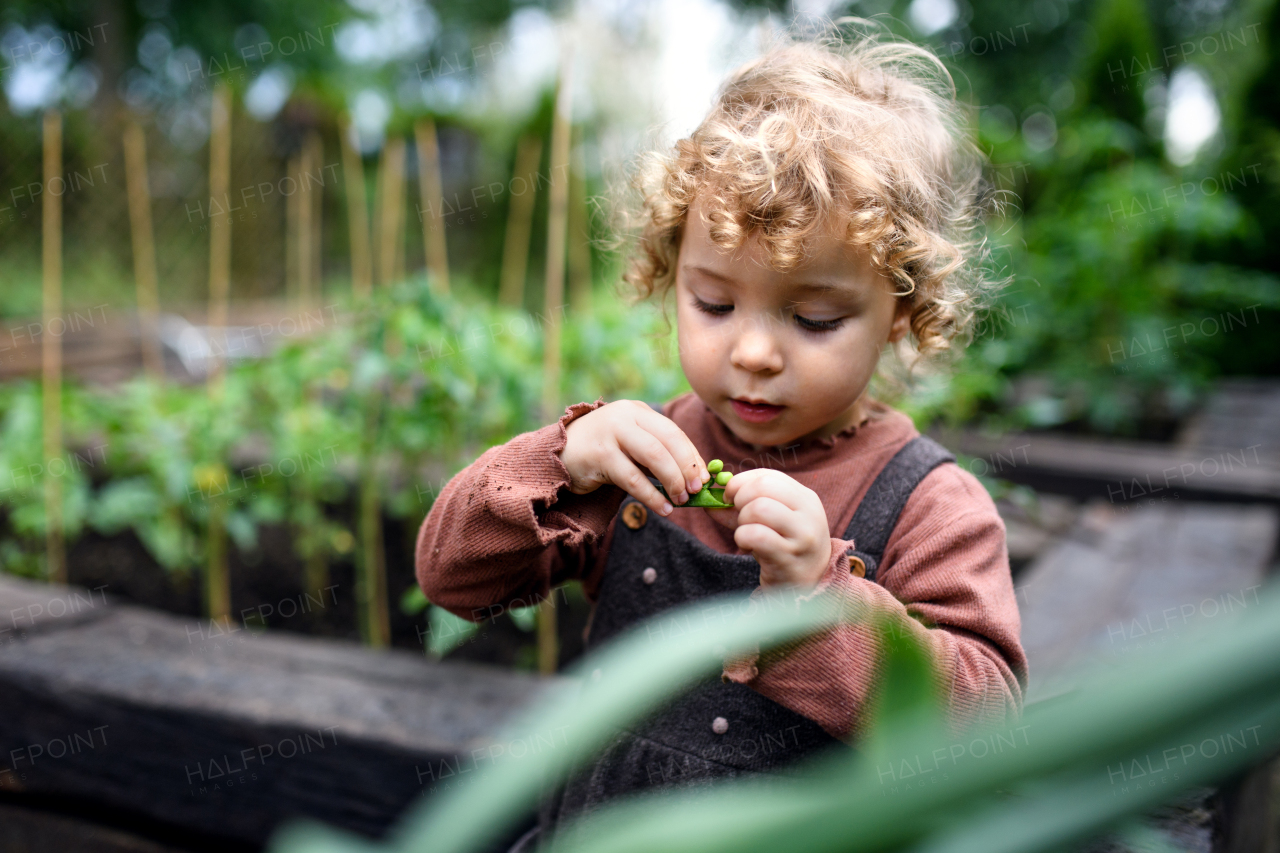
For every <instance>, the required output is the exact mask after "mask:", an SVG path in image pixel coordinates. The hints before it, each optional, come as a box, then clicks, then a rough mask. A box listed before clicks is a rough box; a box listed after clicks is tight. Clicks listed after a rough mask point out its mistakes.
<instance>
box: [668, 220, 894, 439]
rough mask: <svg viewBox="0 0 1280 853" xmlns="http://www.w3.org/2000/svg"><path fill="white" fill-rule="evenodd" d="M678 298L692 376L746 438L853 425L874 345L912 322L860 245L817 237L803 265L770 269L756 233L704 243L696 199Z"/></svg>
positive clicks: (706, 235)
mask: <svg viewBox="0 0 1280 853" xmlns="http://www.w3.org/2000/svg"><path fill="white" fill-rule="evenodd" d="M676 301H677V314H676V318H677V324H678V334H679V341H680V363H681V365H682V366H683V367H684V372H685V376H687V377H688V379H689V384H690V385H691V386H692V388H693V391H694V393H696V394H697V395H698V397H699V398H700V399H701V400H702V401H703V402H704V403H706V404H707V405H708V406H710V407H711V409H712V411H714V412H715V413H716V414H717V415H719V416H720V418H721V419H722V420H723V421H724V422H725V424H727V425H728V427H729V429H731V430H732V431H733V432H734V434H735V435H737V436H738V438H740V439H742V440H743V441H745V442H747V443H749V444H759V445H785V444H790V443H792V442H794V441H796V440H797V439H801V438H818V437H824V436H828V435H834V434H835V433H837V432H839V431H841V430H842V429H845V428H846V427H848V426H851V425H852V424H854V423H856V422H857V421H858V420H860V418H861V415H862V407H861V401H860V398H861V396H862V392H863V391H865V390H866V387H867V383H868V382H870V381H871V376H872V374H873V373H874V372H875V368H876V363H877V361H878V360H879V357H880V353H881V350H883V348H884V345H885V344H886V343H887V342H890V341H897V340H899V339H900V338H901V337H902V336H903V335H905V334H906V333H907V331H908V328H909V312H908V311H907V310H906V306H905V303H904V301H903V300H899V299H898V297H896V296H895V295H894V293H893V284H892V282H891V280H890V279H889V278H888V276H886V275H884V274H883V273H881V272H879V271H878V270H876V269H874V268H873V267H872V266H871V262H870V260H869V258H868V256H867V254H866V252H865V250H863V249H862V248H861V247H853V246H849V245H847V244H846V243H844V242H843V241H841V240H839V239H837V238H836V237H835V236H834V235H829V236H824V237H822V238H820V239H819V240H817V241H816V243H815V245H814V246H813V248H812V250H811V251H810V252H809V253H808V257H807V260H806V262H805V263H804V265H803V266H802V267H799V268H796V269H794V270H791V271H789V272H778V271H777V270H775V269H774V268H773V267H772V266H771V265H770V264H769V255H768V251H767V249H766V248H765V247H764V246H763V245H762V243H761V241H760V240H759V238H758V237H756V236H753V237H752V238H751V239H749V240H747V241H746V242H745V243H744V244H743V245H742V246H740V247H738V249H737V250H735V251H733V252H725V251H723V250H722V249H721V248H720V247H719V246H717V245H716V244H715V243H713V242H712V241H711V236H710V230H709V226H708V224H707V222H706V221H705V220H704V219H703V216H702V208H701V205H700V203H698V202H695V203H694V204H693V205H692V206H691V207H690V210H689V216H688V220H687V222H686V223H685V228H684V234H683V237H682V239H681V243H680V254H679V257H678V259H677V261H676Z"/></svg>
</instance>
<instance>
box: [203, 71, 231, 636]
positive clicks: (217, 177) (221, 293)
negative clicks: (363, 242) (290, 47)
mask: <svg viewBox="0 0 1280 853" xmlns="http://www.w3.org/2000/svg"><path fill="white" fill-rule="evenodd" d="M211 119H212V121H211V122H210V127H211V130H210V134H209V197H210V199H211V201H210V205H211V206H212V204H213V203H214V202H215V201H220V202H221V203H222V204H225V205H226V206H227V207H228V208H230V201H231V92H230V90H229V89H228V88H227V86H226V85H225V84H220V85H219V86H218V87H217V88H216V89H215V90H214V93H213V108H212V116H211ZM230 291H231V214H230V212H228V213H227V216H226V222H225V223H223V224H221V225H219V224H218V221H217V219H216V218H215V217H213V216H210V217H209V319H208V325H209V327H210V330H211V332H212V334H213V335H214V338H213V340H212V341H211V344H212V345H213V347H214V348H215V349H216V347H218V346H219V345H220V343H219V341H218V340H217V337H216V336H217V334H218V333H219V332H218V331H213V330H225V328H226V325H227V299H228V297H229V295H230ZM221 345H225V341H223V342H222V344H221ZM223 371H224V365H223V362H222V358H221V355H220V354H218V353H215V354H214V355H213V358H212V363H211V365H210V368H209V374H208V383H209V385H208V387H209V396H210V399H211V400H212V401H213V402H215V403H216V402H217V401H218V400H219V399H220V398H221V397H222V390H223ZM208 558H209V564H208V566H207V567H206V572H205V602H206V607H207V608H208V615H209V618H210V619H211V620H214V621H219V620H221V621H229V620H230V618H231V580H230V577H229V572H228V570H227V530H226V505H225V503H224V501H223V500H222V499H221V498H219V497H210V498H209V553H208Z"/></svg>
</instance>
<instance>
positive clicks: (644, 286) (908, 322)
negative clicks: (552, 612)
mask: <svg viewBox="0 0 1280 853" xmlns="http://www.w3.org/2000/svg"><path fill="white" fill-rule="evenodd" d="M961 127H962V123H961V122H960V120H959V106H958V104H957V103H956V101H955V98H954V93H953V90H952V88H951V81H950V78H949V77H948V76H947V73H946V71H945V70H944V69H943V68H942V66H941V64H940V63H939V62H938V61H937V60H936V59H935V58H934V57H933V56H932V55H931V54H929V53H927V52H926V51H924V50H923V49H920V48H915V47H912V46H910V45H904V44H901V43H897V42H890V41H885V40H881V39H876V38H865V39H863V40H862V41H859V42H858V43H857V44H856V45H853V46H834V47H832V46H825V45H817V44H794V45H790V46H785V47H782V48H778V49H776V50H774V51H772V52H770V53H769V54H767V55H766V56H764V57H763V58H761V59H759V60H757V61H754V62H751V63H750V64H748V65H746V66H745V67H743V68H741V69H740V70H738V71H737V72H736V73H734V74H733V75H732V76H731V77H730V78H729V80H728V81H727V83H726V84H725V86H724V88H723V90H722V92H721V93H720V95H719V97H718V100H717V101H716V103H715V105H714V106H713V108H712V109H711V111H710V113H709V114H708V115H707V117H706V118H705V119H704V120H703V122H702V124H701V125H700V126H699V127H698V129H697V130H696V131H694V133H693V134H692V135H691V136H690V137H688V138H686V139H682V140H680V141H679V142H678V143H677V144H676V146H675V151H674V153H673V154H672V155H670V156H666V157H657V158H655V159H653V160H652V161H651V163H650V169H649V171H648V172H647V173H646V174H647V179H646V180H644V181H642V186H643V187H644V188H645V203H644V226H643V232H642V234H641V237H640V246H639V248H640V251H639V252H638V253H637V255H636V258H635V259H634V260H633V262H632V265H631V267H630V269H629V271H628V273H627V276H626V278H627V280H628V281H629V282H631V283H632V284H633V285H635V286H636V287H637V288H638V289H639V291H640V293H641V294H642V295H645V296H649V295H655V294H656V295H659V296H663V297H665V296H667V295H669V294H671V293H672V292H674V300H675V304H676V319H677V325H678V339H679V353H680V363H681V365H682V366H683V368H684V373H685V376H686V377H688V380H689V384H690V386H691V387H692V388H693V393H692V394H686V395H684V396H682V397H678V398H677V399H675V400H672V401H671V402H669V403H667V404H666V405H665V407H663V409H662V412H661V413H659V412H657V411H655V410H653V409H652V408H651V407H650V406H648V405H646V404H645V403H643V402H637V401H628V400H622V401H617V402H613V403H608V404H603V403H601V402H599V401H597V402H596V403H579V404H577V405H574V406H570V407H569V408H568V409H567V410H566V412H565V415H564V416H563V417H561V418H560V420H559V422H558V423H554V424H551V425H549V426H546V427H544V428H542V429H540V430H537V431H536V432H532V433H528V434H526V435H521V436H519V437H517V438H514V439H512V440H511V441H510V442H508V443H507V444H505V445H502V446H500V447H494V448H492V449H490V450H489V451H487V452H486V453H484V454H483V455H482V456H481V457H480V458H479V459H478V460H476V462H474V463H473V464H472V465H470V466H469V467H468V468H466V469H465V470H464V471H462V472H461V473H460V474H458V476H457V477H455V478H454V479H453V480H452V481H451V482H450V483H449V484H448V486H447V487H446V488H445V489H444V491H443V492H442V493H441V495H440V497H439V499H438V500H437V501H436V503H435V506H434V507H433V508H432V510H431V513H430V515H429V516H428V517H427V520H426V522H425V523H424V524H423V527H422V531H421V533H420V535H419V539H418V547H417V571H418V579H419V581H420V582H421V584H422V588H423V591H424V592H425V593H426V595H427V597H428V598H429V599H430V600H431V601H432V602H434V603H436V604H438V605H440V606H442V607H445V608H447V609H448V610H450V611H451V612H453V613H455V614H457V615H459V616H463V617H466V618H470V619H473V620H476V621H479V620H480V619H482V618H484V617H485V616H486V615H487V614H488V613H489V612H490V610H489V608H490V606H491V605H504V606H506V605H510V604H512V603H513V602H515V606H520V605H521V604H525V605H527V604H530V603H534V602H537V601H540V600H542V599H544V598H546V597H547V596H548V595H549V594H550V591H551V590H552V588H554V587H555V586H557V585H558V584H562V583H564V582H566V581H568V580H570V579H574V578H577V579H580V580H581V581H582V583H583V587H584V589H585V591H586V594H587V596H588V597H589V598H590V599H591V600H592V601H593V603H594V606H595V607H594V610H593V613H592V619H591V622H590V624H589V627H588V643H589V645H598V644H599V643H601V642H603V641H604V640H606V639H608V638H609V637H612V636H614V635H616V634H617V633H619V632H621V631H622V630H624V629H625V628H627V627H629V626H631V625H633V624H635V623H637V622H638V621H640V620H643V619H646V618H649V617H651V616H653V615H656V614H658V613H661V612H662V611H664V610H666V609H668V608H670V607H674V606H677V605H680V604H683V603H686V602H688V601H691V600H694V599H697V598H700V597H704V596H708V595H714V594H719V593H724V592H729V591H732V590H742V591H751V590H754V589H756V588H757V587H760V588H765V589H770V588H778V587H782V586H783V585H790V586H791V587H792V588H798V589H799V591H801V592H802V593H803V594H804V595H805V596H808V597H819V596H827V597H833V599H834V597H837V596H843V597H847V598H849V599H852V600H854V601H856V602H857V603H858V604H859V605H860V606H861V607H862V608H863V610H864V611H865V612H870V613H875V612H877V611H880V612H887V613H892V614H898V615H901V616H904V617H910V618H904V619H901V620H899V621H901V622H902V623H904V624H906V625H909V626H911V627H910V628H909V630H913V631H915V632H916V633H917V634H918V635H919V636H920V638H921V639H922V640H923V641H924V643H925V644H926V645H927V647H928V648H929V649H930V650H931V651H932V654H933V657H934V660H935V661H936V666H937V668H938V669H939V671H940V672H941V674H942V677H943V678H945V697H946V704H947V709H948V711H949V713H950V715H951V717H952V719H953V720H954V722H955V724H956V725H957V726H958V727H962V726H965V725H969V724H972V723H974V722H977V721H980V720H991V719H997V720H998V719H999V718H1000V717H1001V716H1002V715H1005V714H1009V713H1016V712H1017V710H1018V708H1019V706H1020V703H1021V697H1022V687H1023V685H1024V684H1025V681H1026V675H1027V664H1026V658H1025V656H1024V654H1023V651H1022V648H1021V646H1020V645H1019V640H1018V636H1019V618H1018V609H1017V604H1016V602H1015V599H1014V591H1013V584H1012V580H1011V577H1010V573H1009V563H1008V555H1007V550H1006V546H1005V534H1004V525H1003V524H1002V523H1001V520H1000V517H999V515H998V514H997V512H996V508H995V505H994V504H993V503H992V501H991V498H990V497H989V496H988V495H987V493H986V491H985V490H984V489H983V487H982V485H981V484H980V483H979V482H978V481H977V479H975V478H974V477H973V476H971V475H970V474H969V473H967V472H965V471H964V470H962V469H961V468H960V467H958V466H957V465H955V464H954V462H953V461H952V457H950V455H949V454H947V453H946V451H944V450H942V449H941V448H939V447H938V446H937V445H936V444H934V443H933V442H931V441H929V440H928V439H925V438H922V437H920V436H919V434H918V433H917V432H916V430H915V429H914V427H913V426H912V423H911V421H910V419H909V418H907V417H906V416H905V415H903V414H901V413H900V412H897V411H895V410H893V409H891V408H889V407H887V406H885V405H883V404H881V403H878V402H876V401H875V400H872V399H871V398H869V397H868V394H867V386H868V383H869V382H870V381H871V379H872V375H873V374H874V373H875V371H876V367H877V364H878V362H879V359H880V358H881V355H882V353H883V352H884V351H885V350H886V349H888V345H891V344H900V343H901V344H906V343H907V342H908V341H910V342H911V343H913V344H914V346H915V348H916V349H917V350H918V351H919V352H920V353H922V354H929V353H932V352H938V351H941V350H945V349H946V348H947V346H948V345H949V343H950V342H951V341H952V340H953V339H955V338H957V336H958V335H960V333H962V332H963V331H964V327H965V324H966V322H967V320H968V318H969V317H970V316H971V313H972V308H973V306H974V304H975V301H976V299H977V298H978V297H979V296H980V292H981V290H982V289H983V288H984V287H985V286H986V282H985V281H984V279H983V277H982V273H981V269H980V265H979V263H977V261H978V260H980V258H977V257H976V254H977V251H978V250H977V248H975V246H974V245H973V244H972V243H971V242H970V241H969V239H968V237H967V235H968V234H969V233H970V232H971V230H972V227H973V225H974V223H975V221H976V216H977V211H976V209H975V205H976V203H977V198H978V180H977V176H978V174H979V167H980V160H979V158H978V156H977V154H976V149H975V148H974V147H973V146H972V144H971V143H969V142H968V141H966V138H965V136H964V135H963V133H962V131H961V130H960V128H961ZM711 459H720V460H723V462H724V464H725V467H726V468H727V469H729V470H732V471H734V472H735V473H736V475H735V476H734V477H733V479H732V480H731V481H730V483H729V486H728V488H727V489H726V490H725V499H726V500H727V501H729V502H731V503H733V505H734V507H735V508H734V509H733V510H703V509H693V508H679V505H680V504H682V503H684V502H685V501H686V500H687V499H688V495H689V494H692V493H695V492H697V491H699V490H700V489H701V488H704V486H705V484H706V483H707V482H708V480H709V479H710V474H709V473H708V471H707V462H708V461H710V460H711ZM762 463H763V464H762ZM649 474H652V476H653V477H655V478H656V479H657V481H659V482H661V483H662V485H663V487H664V488H665V490H666V493H667V494H668V495H670V496H671V498H672V501H671V502H670V503H669V502H668V501H667V500H665V499H664V497H663V496H662V494H661V493H660V492H659V491H658V490H657V489H656V488H655V487H654V486H653V485H652V484H651V483H650V480H649V479H648V475H649ZM673 503H674V504H675V505H676V507H675V508H673V506H672V504H673ZM876 673H877V642H876V639H875V636H874V634H873V632H872V631H870V630H869V629H867V628H865V627H862V626H857V625H854V626H841V627H838V628H835V629H832V630H829V631H826V632H824V633H821V634H818V635H816V636H814V637H812V638H809V639H807V640H805V641H804V642H801V643H799V644H793V645H792V646H791V647H789V648H785V649H783V650H780V651H779V650H775V651H773V652H772V653H767V654H765V655H764V656H761V655H759V654H755V655H748V656H746V657H738V658H734V659H731V660H728V661H727V662H726V665H725V668H724V672H723V675H722V676H721V678H720V679H716V680H714V681H712V682H708V683H706V684H703V685H700V686H699V687H698V688H697V689H695V690H694V691H693V692H692V693H690V694H687V695H685V696H683V697H682V698H681V699H680V700H678V701H677V702H676V703H675V704H674V705H673V706H670V707H669V708H668V709H666V710H664V711H663V712H662V713H661V714H659V715H658V716H656V717H655V718H652V719H650V720H646V721H645V722H644V723H643V724H642V725H640V726H637V727H635V730H634V731H629V732H624V733H623V734H621V735H620V736H619V737H618V738H617V739H615V740H614V741H613V742H612V743H611V744H610V746H609V747H608V748H607V750H606V751H605V752H604V753H603V754H602V755H601V756H600V757H599V758H598V759H597V760H596V761H595V762H594V763H593V764H591V765H590V766H589V767H587V768H586V769H585V770H584V771H583V772H581V773H579V774H578V775H577V776H575V777H574V778H573V779H572V780H570V782H569V783H568V784H567V785H566V787H565V789H564V790H563V792H562V793H561V794H560V795H559V796H558V798H557V799H558V802H556V803H553V804H552V807H551V808H550V813H549V814H544V821H545V822H544V828H545V826H546V822H550V823H552V824H554V823H555V821H556V820H559V819H564V818H566V817H571V816H575V815H577V814H579V813H582V812H584V811H587V810H590V809H591V808H593V807H594V806H595V805H597V804H598V803H600V802H602V801H604V800H606V799H609V798H612V797H615V796H618V795H620V794H624V793H628V792H633V791H637V790H641V789H645V788H652V787H661V786H669V785H679V784H696V783H702V782H705V781H706V780H708V779H712V778H717V777H726V776H737V775H750V774H759V773H770V772H779V771H781V770H782V768H783V767H784V766H785V765H786V764H789V763H790V762H793V761H794V760H796V759H797V758H799V757H801V756H804V755H808V754H810V753H812V752H813V751H815V750H818V749H821V748H824V747H828V746H830V745H832V744H837V743H838V742H839V741H845V742H848V743H853V742H856V740H857V738H858V736H859V733H860V731H861V727H862V725H863V723H864V708H865V707H866V704H867V701H868V698H869V697H870V696H871V695H872V694H873V693H874V691H875V689H876Z"/></svg>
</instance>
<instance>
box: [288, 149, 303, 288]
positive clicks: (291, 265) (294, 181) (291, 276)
mask: <svg viewBox="0 0 1280 853" xmlns="http://www.w3.org/2000/svg"><path fill="white" fill-rule="evenodd" d="M298 160H299V158H298V155H297V154H291V155H289V159H288V161H287V162H286V164H285V180H284V185H285V186H293V187H294V188H295V189H294V191H293V193H292V194H291V195H288V196H285V200H284V292H285V296H286V297H287V299H288V302H289V309H290V310H291V311H296V310H297V309H298V303H299V301H300V298H299V294H300V293H301V292H302V287H301V286H300V285H299V283H298V221H299V219H300V218H301V217H300V216H299V215H298V201H299V199H301V198H302V193H301V192H299V191H298V190H297V186H298V171H299V169H298Z"/></svg>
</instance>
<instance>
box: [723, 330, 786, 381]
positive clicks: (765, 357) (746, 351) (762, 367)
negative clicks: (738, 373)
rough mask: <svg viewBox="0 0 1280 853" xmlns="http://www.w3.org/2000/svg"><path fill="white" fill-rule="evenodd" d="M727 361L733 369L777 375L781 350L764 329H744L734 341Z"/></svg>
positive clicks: (780, 367)
mask: <svg viewBox="0 0 1280 853" xmlns="http://www.w3.org/2000/svg"><path fill="white" fill-rule="evenodd" d="M729 360H730V361H731V363H732V364H733V365H734V367H738V368H741V369H742V370H746V371H749V372H751V373H778V372H779V371H781V370H782V365H783V361H782V349H781V348H780V347H779V346H778V342H777V340H776V339H775V338H774V336H773V335H771V334H769V332H768V330H766V329H758V328H752V329H744V330H743V331H742V332H741V333H739V335H738V337H737V340H735V341H734V344H733V349H732V350H731V351H730V354H729Z"/></svg>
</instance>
